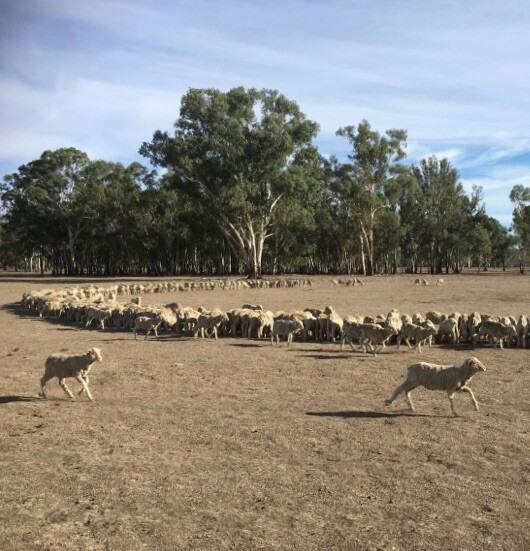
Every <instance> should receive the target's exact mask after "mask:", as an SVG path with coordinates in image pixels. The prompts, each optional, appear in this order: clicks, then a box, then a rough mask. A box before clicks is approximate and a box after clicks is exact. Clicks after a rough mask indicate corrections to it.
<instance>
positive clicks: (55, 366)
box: [39, 348, 103, 401]
mask: <svg viewBox="0 0 530 551" xmlns="http://www.w3.org/2000/svg"><path fill="white" fill-rule="evenodd" d="M101 361H103V359H102V357H101V350H100V349H99V348H90V349H89V350H88V352H87V353H86V354H81V355H78V356H68V355H67V354H61V353H56V354H51V355H50V356H48V358H47V359H46V362H45V363H44V375H43V376H42V378H41V380H40V388H41V391H40V393H39V395H40V396H42V397H43V398H47V394H46V383H47V382H48V381H49V380H50V379H53V378H54V377H57V378H58V379H59V384H60V385H61V388H62V389H63V390H64V391H65V392H66V394H67V395H68V396H69V397H70V398H73V397H74V395H73V394H72V393H71V392H70V389H69V388H68V386H67V385H66V381H65V379H66V378H67V377H75V378H76V379H77V380H78V381H79V382H80V383H81V386H82V388H81V390H80V391H79V394H82V393H83V392H86V395H87V397H88V399H89V400H91V401H92V400H93V398H92V394H90V390H89V389H88V372H89V371H90V368H91V367H92V364H93V363H94V362H101Z"/></svg>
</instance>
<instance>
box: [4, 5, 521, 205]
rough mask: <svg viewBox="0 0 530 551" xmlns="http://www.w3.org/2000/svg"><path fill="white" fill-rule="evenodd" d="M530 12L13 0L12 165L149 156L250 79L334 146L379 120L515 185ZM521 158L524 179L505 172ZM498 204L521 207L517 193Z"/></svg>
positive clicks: (341, 152) (474, 171)
mask: <svg viewBox="0 0 530 551" xmlns="http://www.w3.org/2000/svg"><path fill="white" fill-rule="evenodd" d="M529 20H530V4H528V3H527V2H526V1H523V0H507V1H505V2H503V3H502V4H500V3H498V2H497V1H495V2H494V1H493V0H484V1H483V2H471V3H458V2H454V1H452V0H445V1H443V2H439V3H436V4H433V3H425V2H420V1H419V0H407V1H406V2H401V3H399V4H396V3H395V2H390V0H381V1H380V2H375V3H374V2H365V1H360V2H350V1H347V0H331V1H330V2H327V3H326V4H325V5H324V4H322V3H321V2H318V1H316V0H303V1H302V0H287V1H282V2H280V1H279V0H271V1H269V2H266V3H262V2H248V1H246V0H220V1H219V2H212V1H210V0H195V1H193V2H191V1H189V0H153V1H152V2H149V3H146V2H143V1H141V0H121V1H118V0H90V1H89V0H77V1H76V2H72V1H70V0H26V1H25V2H12V3H8V4H7V6H6V9H5V10H4V12H3V20H2V22H1V23H0V26H1V28H0V131H1V132H0V140H1V141H0V170H2V169H3V171H4V172H10V171H13V170H15V169H16V167H17V166H18V164H20V163H21V162H27V161H29V160H31V159H33V158H35V157H36V156H38V155H40V153H41V152H42V151H43V150H44V149H50V148H56V147H60V146H66V145H74V146H76V147H79V148H80V149H83V150H85V151H87V152H88V153H89V154H90V155H92V156H96V157H103V158H107V159H110V160H120V161H123V162H129V161H130V160H135V159H137V158H138V156H137V150H138V147H139V146H140V144H141V142H142V141H144V140H147V139H149V138H150V136H151V135H152V133H153V131H154V130H156V129H159V128H160V129H164V130H171V126H172V124H173V122H174V120H175V119H176V118H177V116H178V109H179V102H180V97H181V96H182V94H183V93H185V91H186V90H187V89H188V88H189V87H215V88H221V89H228V88H230V87H233V86H238V85H244V86H247V87H250V86H255V87H258V88H261V87H267V88H276V89H279V90H280V91H281V92H283V93H284V94H286V95H287V96H288V97H290V98H292V99H295V100H296V101H298V103H299V104H300V105H301V107H302V109H303V110H304V112H305V113H306V114H307V115H308V116H309V117H311V118H313V119H315V120H317V121H318V122H319V123H320V125H321V133H320V136H319V139H318V143H319V145H320V147H321V148H322V151H323V152H324V153H326V154H337V155H338V156H339V157H345V156H346V155H347V152H348V144H347V142H345V140H344V139H342V138H338V137H336V136H335V132H336V130H337V129H338V128H339V127H341V126H345V125H348V124H356V123H358V122H359V121H360V120H361V119H368V120H369V121H370V123H371V124H372V126H373V127H374V128H376V129H377V130H379V131H384V130H386V129H388V128H405V129H406V130H408V135H409V145H408V153H409V160H410V161H411V162H417V161H418V160H419V159H421V158H423V157H425V156H428V155H431V154H435V155H437V156H439V157H447V158H448V159H450V160H451V162H452V163H453V164H454V166H456V167H457V168H458V169H459V170H460V171H461V173H462V175H463V178H464V180H465V182H466V185H468V183H469V182H473V181H475V180H476V181H481V182H483V183H484V184H485V185H484V187H485V188H488V186H489V189H491V190H492V189H493V188H492V187H491V186H494V185H495V184H494V183H495V182H498V185H499V186H500V187H498V188H495V189H499V190H501V189H502V191H503V193H504V192H505V190H506V188H507V186H509V185H510V183H511V182H512V181H515V180H517V181H518V183H519V182H520V181H523V183H525V182H527V183H530V182H528V173H529V170H528V167H529V166H530V159H529V158H528V157H527V155H528V154H529V153H530V129H529V127H528V120H530V65H529V64H528V60H527V55H526V52H528V51H530V34H529V33H528V32H527V22H528V21H529ZM512 162H513V163H514V165H515V166H514V170H515V171H516V174H514V175H513V177H510V178H508V176H507V175H506V174H503V173H500V172H499V173H496V172H495V169H496V167H499V166H501V165H505V164H507V163H512ZM504 178H506V179H504ZM488 193H490V192H489V191H488ZM499 193H500V192H499ZM488 208H491V209H493V206H491V207H490V205H489V204H488ZM495 208H496V209H498V208H502V209H504V210H503V211H502V212H501V214H499V216H501V215H502V216H508V214H509V213H510V212H511V206H510V204H509V200H508V198H507V196H506V197H504V199H503V198H501V197H500V196H495ZM491 212H493V211H491ZM503 212H504V214H502V213H503Z"/></svg>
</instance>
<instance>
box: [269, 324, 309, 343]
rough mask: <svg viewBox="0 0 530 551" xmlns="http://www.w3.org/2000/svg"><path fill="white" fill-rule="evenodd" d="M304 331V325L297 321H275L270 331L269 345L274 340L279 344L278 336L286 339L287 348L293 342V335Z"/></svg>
mask: <svg viewBox="0 0 530 551" xmlns="http://www.w3.org/2000/svg"><path fill="white" fill-rule="evenodd" d="M303 330H304V324H303V323H302V322H301V321H300V320H299V319H276V320H274V324H273V326H272V331H271V344H274V340H276V343H277V344H280V336H281V335H285V336H286V337H287V346H289V345H290V344H291V343H292V342H293V335H294V334H295V333H299V332H300V331H303Z"/></svg>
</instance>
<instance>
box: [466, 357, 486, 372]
mask: <svg viewBox="0 0 530 551" xmlns="http://www.w3.org/2000/svg"><path fill="white" fill-rule="evenodd" d="M464 363H465V365H467V366H468V368H469V369H470V370H471V372H472V373H479V372H480V371H486V366H485V365H484V364H483V363H482V362H481V361H480V360H479V359H478V358H475V357H474V356H471V357H470V358H468V359H467V360H466V361H465V362H464Z"/></svg>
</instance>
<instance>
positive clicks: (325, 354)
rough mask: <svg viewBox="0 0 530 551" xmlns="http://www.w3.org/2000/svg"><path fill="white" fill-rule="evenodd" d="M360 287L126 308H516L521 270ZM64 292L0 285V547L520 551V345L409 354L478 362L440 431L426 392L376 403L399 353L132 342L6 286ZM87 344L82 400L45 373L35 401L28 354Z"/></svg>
mask: <svg viewBox="0 0 530 551" xmlns="http://www.w3.org/2000/svg"><path fill="white" fill-rule="evenodd" d="M428 279H431V280H432V281H434V280H435V278H430V277H428ZM122 281H123V280H122ZM366 281H367V282H366V285H365V286H364V287H346V288H344V287H334V286H332V284H331V278H317V279H315V284H314V285H313V287H312V288H310V289H309V288H300V289H270V290H269V289H267V290H265V289H263V290H261V289H260V290H240V291H229V292H225V291H201V292H187V293H184V292H181V293H173V294H167V295H157V294H153V295H145V297H144V301H145V302H148V303H151V302H153V303H154V302H156V303H162V304H164V303H168V302H171V301H175V300H178V301H180V302H183V303H184V304H186V305H190V306H195V307H197V306H199V305H202V306H205V307H214V306H216V307H220V308H225V309H228V308H233V307H237V306H241V305H242V304H244V303H247V302H251V303H261V304H263V305H264V306H265V307H266V308H269V309H273V310H275V309H283V310H288V309H299V308H304V307H323V306H325V305H328V304H329V305H333V306H334V307H335V308H336V309H337V310H338V311H339V313H340V314H341V315H346V314H355V313H357V312H361V313H363V314H365V315H375V314H377V313H386V312H388V311H389V310H390V309H391V308H392V307H395V308H398V309H399V310H400V312H402V313H403V312H406V313H410V314H413V313H415V312H422V313H425V312H426V311H428V310H431V309H436V310H440V311H442V312H452V311H454V310H458V311H461V312H471V311H473V310H475V309H477V310H479V311H482V312H489V313H495V314H503V315H505V314H513V315H519V314H520V313H522V312H524V313H527V314H529V313H530V277H523V276H518V275H516V274H514V273H512V274H499V273H496V274H494V273H488V274H480V275H475V274H469V275H468V274H466V275H460V276H445V281H446V283H445V285H444V286H443V287H436V286H429V287H415V286H414V285H413V284H412V278H411V277H409V276H396V277H375V278H372V279H367V280H366ZM90 282H94V280H90ZM105 282H107V283H108V282H110V280H105V281H103V280H98V283H99V284H104V283H105ZM72 283H73V281H72V280H64V279H44V280H43V279H41V278H39V277H36V276H20V275H18V276H16V277H15V275H14V274H11V275H3V276H0V303H2V306H3V307H2V309H1V310H0V327H1V329H2V336H1V341H0V549H2V550H3V551H10V550H17V551H20V550H24V551H26V550H44V549H82V550H86V551H88V550H100V549H109V550H124V551H130V550H137V549H145V550H180V549H198V550H209V549H215V550H217V549H220V550H224V549H238V550H239V549H241V550H243V549H244V550H254V549H267V550H269V549H271V550H275V549H284V550H290V549H297V550H298V549H299V550H304V551H305V550H316V549H319V550H331V549H344V550H357V549H359V550H364V549H366V550H374V551H375V550H385V551H386V550H396V551H409V550H431V549H443V550H455V551H457V550H458V551H462V550H481V551H482V550H498V549H505V550H517V551H520V550H523V549H530V529H529V526H530V514H529V512H530V500H529V492H528V490H529V484H528V481H529V475H530V473H529V458H530V454H529V446H528V443H529V430H530V424H529V415H528V414H529V406H528V394H529V390H528V389H529V380H530V377H529V362H528V359H529V357H530V350H521V349H507V350H505V351H500V350H498V349H497V350H494V349H492V348H480V349H477V350H473V349H472V348H471V347H465V346H460V347H456V348H455V347H453V346H434V347H433V348H432V349H428V348H425V349H424V353H423V354H422V355H421V359H422V360H425V361H433V362H437V363H455V362H461V361H462V360H463V359H464V358H466V357H467V356H470V355H476V356H477V357H478V358H479V359H480V360H481V361H482V362H483V363H484V364H485V365H486V367H487V372H486V373H484V374H479V375H477V376H476V378H474V379H473V381H472V382H471V385H470V386H471V388H472V389H473V390H474V391H475V394H476V396H477V399H478V400H479V402H480V404H481V409H480V411H479V412H476V411H474V410H473V408H472V404H471V401H470V400H469V397H468V396H467V395H457V397H456V407H457V409H458V411H459V412H460V414H461V415H462V417H460V418H453V417H451V416H450V407H449V401H448V400H447V397H446V395H445V394H444V393H440V392H431V391H427V390H423V389H418V390H415V391H414V393H413V397H415V398H414V399H415V403H416V406H417V410H418V412H417V413H416V414H411V413H409V412H408V410H407V409H406V404H405V401H404V399H403V398H399V399H398V401H397V402H396V403H395V405H394V407H393V408H386V407H385V406H384V404H383V401H384V399H385V398H387V397H388V396H389V395H390V393H391V392H392V390H393V389H394V387H395V386H396V385H397V384H399V383H400V382H401V380H402V378H403V375H404V373H405V371H406V367H407V366H408V365H410V364H411V363H413V362H415V361H418V360H419V359H420V355H419V353H418V352H417V351H416V350H414V351H409V350H407V349H406V347H402V348H401V350H400V351H397V350H396V347H395V346H391V347H389V348H388V349H387V351H386V352H385V353H383V354H381V355H379V356H378V357H376V358H373V357H371V356H368V355H363V354H361V353H358V352H351V351H350V350H344V351H341V350H340V346H339V345H338V344H323V343H315V342H300V341H297V342H295V343H293V345H292V346H291V347H289V348H287V347H286V346H285V344H282V346H280V347H272V346H271V345H270V342H267V341H257V340H243V339H233V338H223V339H220V340H219V341H217V342H215V341H214V340H213V339H212V340H205V341H202V340H200V339H199V340H198V341H194V340H193V339H190V338H189V337H184V338H177V337H175V336H173V335H164V336H162V338H161V339H160V340H159V341H155V340H154V339H153V340H148V341H147V342H146V341H144V340H143V339H141V340H138V341H134V339H133V337H132V334H127V333H123V332H114V331H111V330H109V331H105V332H101V331H99V330H96V329H92V330H81V329H79V328H77V327H74V326H66V325H63V324H61V323H55V322H49V321H45V320H40V319H36V318H34V317H32V316H28V315H26V314H25V313H23V312H21V311H20V309H19V308H18V307H17V305H16V304H15V303H16V302H17V301H18V300H19V299H20V297H21V294H22V292H24V291H28V290H33V289H42V288H50V287H51V288H58V287H61V286H65V285H71V284H72ZM76 283H80V284H87V283H88V281H87V280H76ZM93 346H96V347H99V348H101V350H102V355H103V360H104V361H103V363H102V364H96V365H95V367H94V368H93V371H92V372H91V377H90V387H91V390H92V393H93V395H94V398H95V401H94V402H93V403H90V402H88V400H87V399H86V398H77V399H76V400H73V401H71V400H69V399H68V398H67V397H66V395H64V393H63V391H62V390H61V388H60V387H59V385H58V384H57V380H54V381H52V382H51V383H50V385H49V394H50V399H48V400H42V399H40V398H38V397H37V392H38V382H39V378H40V377H41V375H42V372H43V363H44V360H45V358H46V357H47V355H48V354H50V353H52V352H57V351H68V352H70V353H82V352H85V351H86V350H87V349H88V348H90V347H93ZM69 386H70V388H71V389H72V390H75V391H76V390H77V387H78V383H77V382H76V381H75V380H70V381H69Z"/></svg>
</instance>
